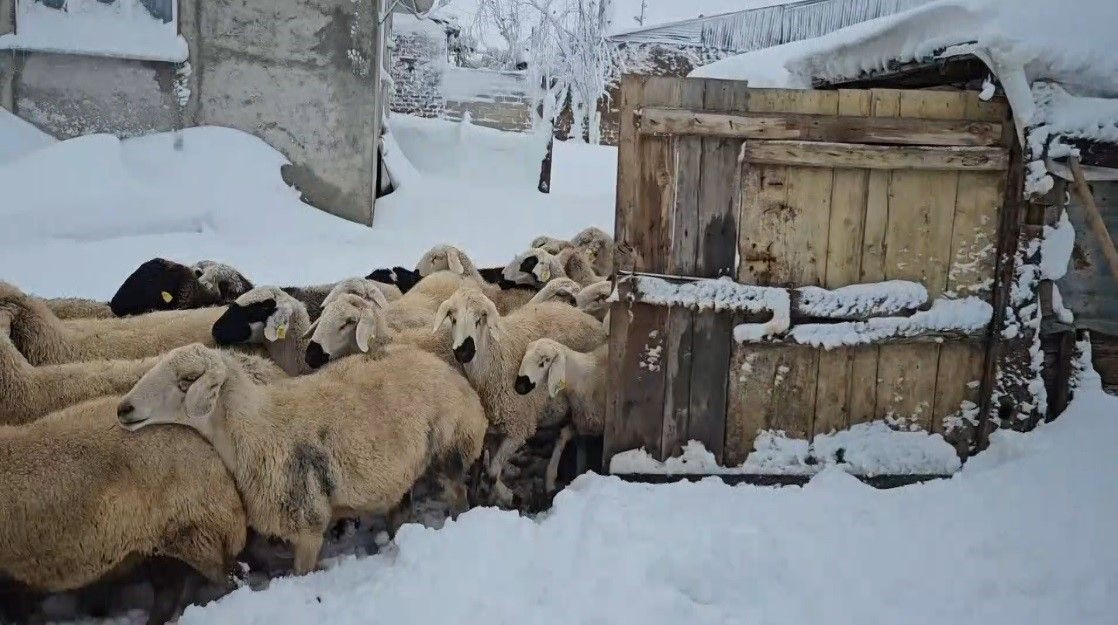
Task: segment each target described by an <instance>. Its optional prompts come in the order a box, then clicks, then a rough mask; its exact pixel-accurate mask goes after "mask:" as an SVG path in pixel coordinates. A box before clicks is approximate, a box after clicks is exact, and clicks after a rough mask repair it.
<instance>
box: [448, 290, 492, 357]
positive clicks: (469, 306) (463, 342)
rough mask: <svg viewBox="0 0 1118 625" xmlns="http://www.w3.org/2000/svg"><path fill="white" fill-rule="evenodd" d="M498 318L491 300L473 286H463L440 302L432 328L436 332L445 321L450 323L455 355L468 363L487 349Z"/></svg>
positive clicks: (452, 346)
mask: <svg viewBox="0 0 1118 625" xmlns="http://www.w3.org/2000/svg"><path fill="white" fill-rule="evenodd" d="M499 320H500V313H498V312H497V306H496V305H495V304H494V303H493V301H492V300H490V299H489V298H488V297H486V296H485V294H484V293H482V292H481V291H480V290H478V289H476V288H474V287H463V288H461V289H458V291H456V292H455V293H454V295H452V296H450V299H448V300H446V301H445V302H443V303H442V304H441V305H440V306H439V310H438V312H436V313H435V325H434V328H432V331H433V332H438V331H439V330H440V329H441V328H442V325H443V324H444V323H450V326H451V343H450V345H451V348H452V349H453V351H454V359H455V360H457V361H458V362H460V363H462V364H467V363H469V362H472V361H473V359H474V357H475V356H476V355H477V354H478V353H485V352H486V351H487V349H488V347H489V341H490V340H492V339H493V335H494V334H495V332H496V324H497V322H498V321H499Z"/></svg>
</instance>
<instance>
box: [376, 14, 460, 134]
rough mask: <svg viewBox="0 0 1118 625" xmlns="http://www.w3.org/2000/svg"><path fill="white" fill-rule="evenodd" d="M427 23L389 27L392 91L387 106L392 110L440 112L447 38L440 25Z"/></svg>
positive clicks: (424, 114)
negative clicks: (390, 30) (391, 29)
mask: <svg viewBox="0 0 1118 625" xmlns="http://www.w3.org/2000/svg"><path fill="white" fill-rule="evenodd" d="M397 19H398V20H399V18H397ZM399 21H401V22H402V20H399ZM430 25H431V26H434V28H431V27H427V25H415V24H412V23H407V24H403V23H398V24H396V28H394V29H393V31H392V46H391V54H392V66H391V69H390V70H389V74H390V75H391V76H392V82H393V92H392V101H391V104H390V105H389V107H390V110H392V112H394V113H406V114H408V115H417V116H419V117H442V116H443V112H444V110H445V108H444V107H445V102H444V100H443V94H442V87H441V85H442V79H443V72H444V71H445V70H446V67H447V64H448V62H447V39H446V33H445V32H444V31H443V30H442V29H441V27H438V26H437V25H435V24H433V23H432V24H430Z"/></svg>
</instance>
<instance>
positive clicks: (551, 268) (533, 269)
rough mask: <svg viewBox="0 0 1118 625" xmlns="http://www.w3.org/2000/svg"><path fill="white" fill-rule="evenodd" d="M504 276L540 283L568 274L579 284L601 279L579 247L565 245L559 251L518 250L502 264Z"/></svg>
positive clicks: (516, 280) (537, 284) (584, 284)
mask: <svg viewBox="0 0 1118 625" xmlns="http://www.w3.org/2000/svg"><path fill="white" fill-rule="evenodd" d="M503 275H504V277H505V280H508V281H509V282H512V283H514V284H522V285H530V286H536V287H542V286H543V285H545V284H547V283H548V282H550V281H551V280H554V279H556V278H571V279H572V280H574V281H575V282H578V283H579V284H580V285H582V286H587V285H590V284H594V283H595V282H600V281H601V280H602V279H603V278H602V276H599V275H598V274H597V273H595V270H594V264H593V263H592V262H591V261H590V259H589V258H588V257H587V256H586V254H584V253H583V252H582V251H581V250H580V249H578V248H574V247H568V248H566V249H564V250H562V251H560V252H559V253H558V254H552V253H550V252H548V251H547V250H545V249H543V248H535V249H531V250H528V251H527V252H522V253H521V254H518V255H517V256H516V257H515V258H513V260H512V261H511V262H510V263H509V264H508V265H506V266H505V268H504V271H503Z"/></svg>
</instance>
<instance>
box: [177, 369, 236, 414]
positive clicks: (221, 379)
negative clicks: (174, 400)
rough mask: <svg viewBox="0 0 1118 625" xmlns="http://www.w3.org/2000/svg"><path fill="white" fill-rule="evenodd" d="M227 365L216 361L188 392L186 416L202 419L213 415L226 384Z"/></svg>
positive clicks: (184, 405) (185, 404) (184, 402)
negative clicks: (222, 387) (222, 388)
mask: <svg viewBox="0 0 1118 625" xmlns="http://www.w3.org/2000/svg"><path fill="white" fill-rule="evenodd" d="M225 378H226V372H225V363H223V362H220V361H219V360H215V361H214V362H213V363H211V364H210V368H209V370H208V371H206V372H205V373H204V374H202V376H201V377H200V378H198V379H197V380H195V381H194V384H191V385H190V388H189V389H187V391H186V399H184V400H183V407H184V408H185V410H186V416H188V417H190V418H191V419H201V418H205V417H208V416H210V415H212V414H213V412H214V408H216V407H217V398H218V397H219V396H220V395H221V385H222V384H224V383H225Z"/></svg>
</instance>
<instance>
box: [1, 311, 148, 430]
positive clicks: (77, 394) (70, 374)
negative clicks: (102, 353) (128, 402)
mask: <svg viewBox="0 0 1118 625" xmlns="http://www.w3.org/2000/svg"><path fill="white" fill-rule="evenodd" d="M156 362H157V360H156V359H155V358H144V359H138V360H97V361H92V362H78V363H69V364H62V365H48V366H43V367H32V366H31V365H30V364H28V362H27V360H26V359H24V357H23V354H21V353H19V350H17V349H16V347H15V345H13V344H12V342H11V340H10V338H9V337H8V335H7V333H6V332H0V425H19V424H22V423H27V422H30V421H34V420H35V419H37V418H39V417H41V416H43V415H46V414H48V413H51V412H53V411H55V410H59V409H61V408H65V407H66V406H72V405H74V404H76V403H78V402H82V401H85V400H87V399H92V398H95V397H102V396H104V395H119V394H121V393H124V392H125V391H127V390H128V389H130V388H132V385H134V384H135V383H136V382H137V381H139V379H140V377H141V376H143V374H144V373H146V372H147V370H148V369H150V368H152V366H154V365H155V363H156Z"/></svg>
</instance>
